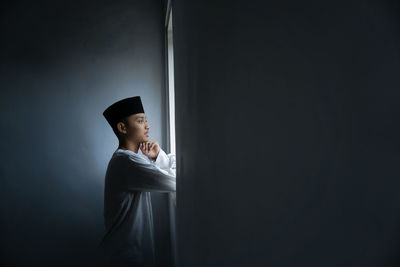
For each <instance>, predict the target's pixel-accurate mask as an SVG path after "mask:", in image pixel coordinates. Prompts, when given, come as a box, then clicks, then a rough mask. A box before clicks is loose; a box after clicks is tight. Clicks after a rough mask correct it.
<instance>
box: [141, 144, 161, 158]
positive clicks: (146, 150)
mask: <svg viewBox="0 0 400 267" xmlns="http://www.w3.org/2000/svg"><path fill="white" fill-rule="evenodd" d="M139 148H140V150H141V151H142V153H143V154H144V155H145V156H147V157H149V158H151V159H156V158H157V156H158V153H159V152H160V146H159V145H158V143H157V142H142V143H140V144H139Z"/></svg>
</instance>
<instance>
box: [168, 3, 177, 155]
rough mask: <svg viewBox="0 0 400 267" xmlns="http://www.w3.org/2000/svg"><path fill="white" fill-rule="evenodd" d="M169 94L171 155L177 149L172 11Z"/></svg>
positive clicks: (169, 23)
mask: <svg viewBox="0 0 400 267" xmlns="http://www.w3.org/2000/svg"><path fill="white" fill-rule="evenodd" d="M168 94H169V131H170V134H169V136H170V140H169V141H170V149H171V153H173V154H174V155H176V149H175V87H174V47H173V36H172V10H171V13H170V16H169V20H168Z"/></svg>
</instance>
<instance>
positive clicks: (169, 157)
mask: <svg viewBox="0 0 400 267" xmlns="http://www.w3.org/2000/svg"><path fill="white" fill-rule="evenodd" d="M149 159H150V158H149ZM150 161H151V162H153V163H154V164H155V165H156V166H157V167H159V168H160V169H162V170H166V171H167V173H168V174H169V175H172V176H176V157H175V155H174V154H172V153H169V154H166V153H165V151H164V150H162V149H161V148H160V152H159V153H158V155H157V158H156V159H155V160H154V159H150Z"/></svg>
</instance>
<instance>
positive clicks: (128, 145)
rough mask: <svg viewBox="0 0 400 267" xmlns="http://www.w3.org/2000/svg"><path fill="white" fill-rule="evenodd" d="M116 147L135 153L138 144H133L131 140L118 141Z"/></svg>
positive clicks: (137, 149)
mask: <svg viewBox="0 0 400 267" xmlns="http://www.w3.org/2000/svg"><path fill="white" fill-rule="evenodd" d="M118 149H123V150H130V151H133V152H135V153H136V154H137V153H138V151H139V144H135V143H133V142H120V143H119V146H118Z"/></svg>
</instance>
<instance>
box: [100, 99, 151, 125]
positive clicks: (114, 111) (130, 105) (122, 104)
mask: <svg viewBox="0 0 400 267" xmlns="http://www.w3.org/2000/svg"><path fill="white" fill-rule="evenodd" d="M136 113H144V109H143V105H142V100H141V99H140V96H134V97H128V98H125V99H122V100H120V101H118V102H115V103H114V104H112V105H111V106H109V107H108V108H107V109H106V110H104V112H103V115H104V117H105V118H106V120H107V121H108V123H109V124H110V125H111V128H114V127H115V126H116V125H117V123H118V122H120V121H121V120H122V119H123V118H125V117H127V116H129V115H132V114H136Z"/></svg>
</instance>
